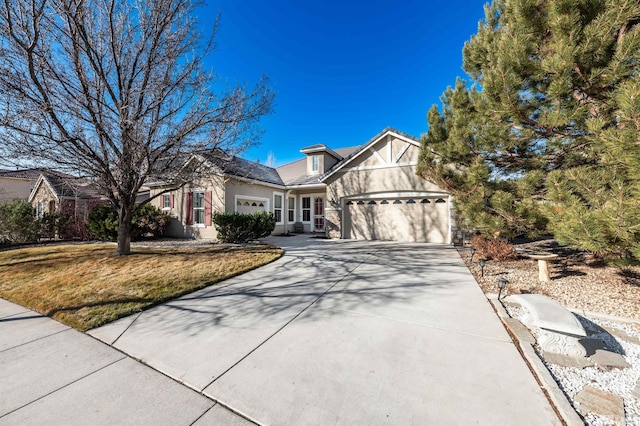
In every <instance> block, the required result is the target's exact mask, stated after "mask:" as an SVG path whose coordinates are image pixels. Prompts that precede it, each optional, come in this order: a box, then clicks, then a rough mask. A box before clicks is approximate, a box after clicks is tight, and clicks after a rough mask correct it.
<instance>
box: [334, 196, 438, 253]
mask: <svg viewBox="0 0 640 426" xmlns="http://www.w3.org/2000/svg"><path fill="white" fill-rule="evenodd" d="M386 201H387V203H383V202H382V200H375V204H372V203H371V200H354V201H352V202H351V203H348V204H347V205H346V206H345V207H346V209H345V215H344V218H345V223H344V226H345V237H347V238H357V239H364V240H390V241H407V242H434V243H445V242H447V236H448V227H449V223H448V206H447V205H446V203H436V202H435V201H436V200H435V199H433V200H430V202H429V203H423V202H421V201H422V200H421V199H418V200H416V199H395V200H386Z"/></svg>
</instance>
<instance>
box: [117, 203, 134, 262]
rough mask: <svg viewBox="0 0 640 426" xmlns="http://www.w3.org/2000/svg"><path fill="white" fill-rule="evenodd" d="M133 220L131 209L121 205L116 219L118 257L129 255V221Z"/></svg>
mask: <svg viewBox="0 0 640 426" xmlns="http://www.w3.org/2000/svg"><path fill="white" fill-rule="evenodd" d="M132 218H133V213H132V208H130V207H129V206H125V205H123V206H122V207H120V212H119V214H118V219H119V221H120V223H119V226H118V256H127V255H129V254H131V219H132Z"/></svg>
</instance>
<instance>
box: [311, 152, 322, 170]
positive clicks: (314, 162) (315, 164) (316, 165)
mask: <svg viewBox="0 0 640 426" xmlns="http://www.w3.org/2000/svg"><path fill="white" fill-rule="evenodd" d="M318 157H319V155H317V154H316V155H312V156H311V171H312V172H317V171H319V170H320V158H318Z"/></svg>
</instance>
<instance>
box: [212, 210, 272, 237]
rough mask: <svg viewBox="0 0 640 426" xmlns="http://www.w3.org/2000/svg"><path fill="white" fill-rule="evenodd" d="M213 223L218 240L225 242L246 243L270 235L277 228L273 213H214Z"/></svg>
mask: <svg viewBox="0 0 640 426" xmlns="http://www.w3.org/2000/svg"><path fill="white" fill-rule="evenodd" d="M213 224H214V226H215V227H216V230H217V231H218V240H219V241H220V242H223V243H246V242H248V241H251V240H257V239H258V238H264V237H266V236H268V235H270V234H271V233H272V232H273V230H274V229H275V228H276V218H275V217H274V216H273V214H272V213H268V212H254V213H251V214H240V213H214V214H213Z"/></svg>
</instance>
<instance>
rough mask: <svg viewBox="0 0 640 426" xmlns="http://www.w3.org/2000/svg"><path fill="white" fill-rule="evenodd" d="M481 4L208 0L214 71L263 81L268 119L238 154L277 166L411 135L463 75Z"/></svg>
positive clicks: (422, 130) (471, 1)
mask: <svg viewBox="0 0 640 426" xmlns="http://www.w3.org/2000/svg"><path fill="white" fill-rule="evenodd" d="M484 3H485V1H476V0H468V1H464V0H448V1H442V2H440V1H437V2H428V1H424V0H409V1H403V0H400V1H395V2H393V1H379V0H372V1H368V2H360V1H356V2H350V1H348V0H343V1H335V0H329V1H323V2H316V1H314V2H312V1H291V0H271V1H267V0H210V1H208V3H207V6H206V8H205V9H202V13H203V16H200V20H201V22H202V23H203V24H205V25H206V23H207V22H208V21H210V20H212V19H213V18H214V17H215V15H216V14H217V13H218V12H219V13H220V14H221V26H220V28H219V32H218V35H217V37H216V42H217V50H216V51H215V52H213V53H212V54H211V57H210V60H211V64H210V65H211V66H212V67H213V69H214V71H215V72H216V73H217V74H218V75H219V76H222V77H225V78H228V79H229V81H231V82H233V81H240V82H246V83H250V84H252V83H255V82H257V81H258V80H259V78H260V76H261V75H266V76H268V77H269V79H270V82H271V87H272V88H273V89H274V90H275V91H276V99H275V103H276V105H275V112H274V114H272V115H271V116H268V117H266V118H265V119H263V120H262V121H261V125H262V127H263V128H264V130H265V131H266V133H265V134H264V136H263V138H262V142H261V145H260V146H259V147H257V148H252V149H250V150H249V151H247V152H245V153H244V155H243V156H244V157H246V158H248V159H250V160H259V161H261V162H262V163H264V162H265V161H266V160H267V156H268V154H269V152H272V153H273V155H274V156H275V159H276V163H277V165H281V164H284V163H287V162H289V161H293V160H296V159H298V158H301V157H302V154H300V152H299V150H300V148H302V147H305V146H308V145H312V144H316V143H324V144H325V145H327V146H329V147H331V148H341V147H347V146H354V145H360V144H362V143H364V142H366V141H367V140H369V139H370V138H371V137H373V136H375V134H376V133H378V132H379V131H380V130H382V129H383V128H385V127H387V126H392V127H395V128H396V129H398V130H401V131H403V132H406V133H409V134H411V135H414V136H420V135H421V134H423V133H425V132H426V131H427V123H426V113H427V111H428V110H429V108H430V107H431V105H432V104H434V103H436V104H438V105H440V99H439V98H440V95H441V94H442V92H443V91H444V90H445V89H446V87H447V86H453V85H454V83H455V80H456V77H457V76H464V72H463V70H462V46H463V44H464V42H465V41H466V40H468V39H469V38H470V36H471V35H473V34H475V33H476V31H477V27H478V21H479V20H480V19H482V17H483V15H484V12H483V5H484Z"/></svg>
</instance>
